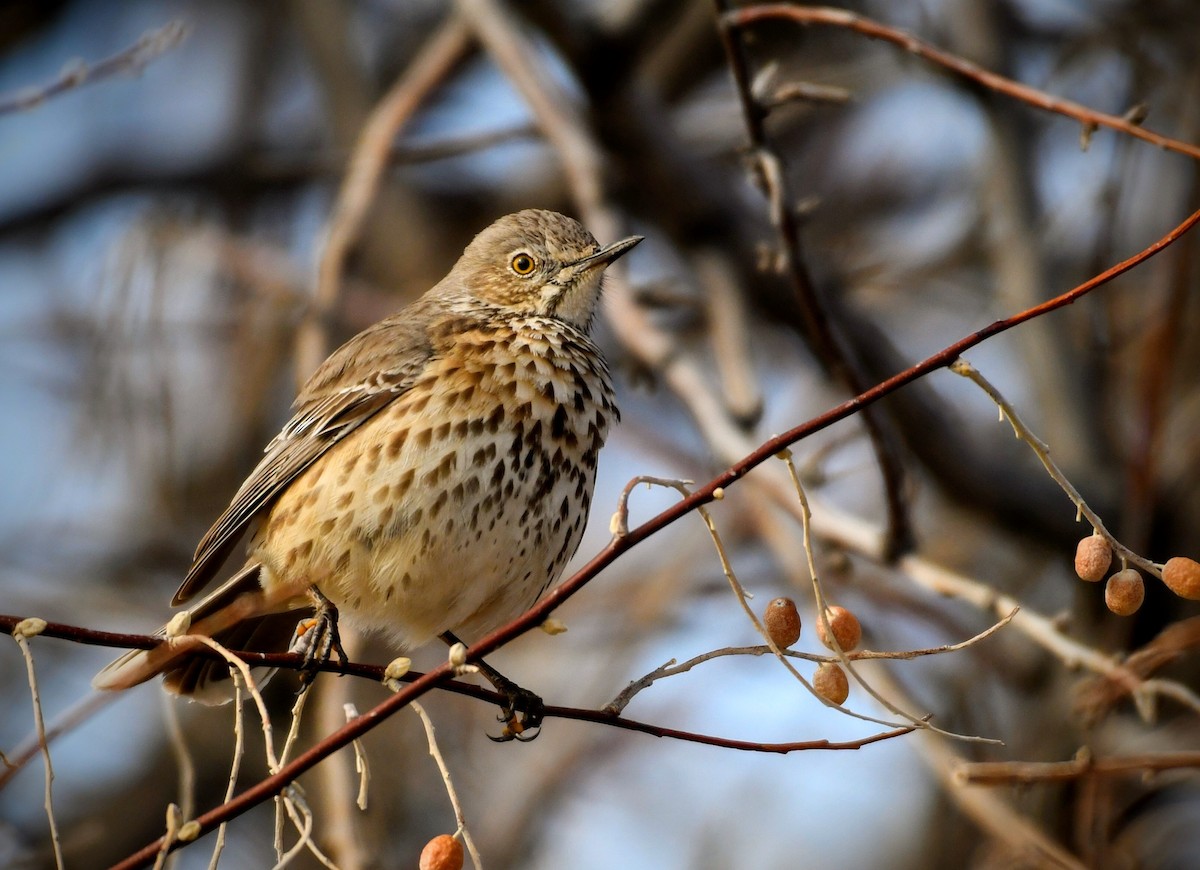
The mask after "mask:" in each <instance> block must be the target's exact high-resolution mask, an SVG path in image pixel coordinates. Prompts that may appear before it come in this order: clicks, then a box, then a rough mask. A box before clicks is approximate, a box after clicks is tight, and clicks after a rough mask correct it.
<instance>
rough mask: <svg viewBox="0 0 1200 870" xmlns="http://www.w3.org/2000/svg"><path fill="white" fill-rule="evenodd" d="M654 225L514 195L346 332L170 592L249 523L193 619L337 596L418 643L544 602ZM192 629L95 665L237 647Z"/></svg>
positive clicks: (167, 671) (606, 403) (134, 663)
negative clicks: (603, 283)
mask: <svg viewBox="0 0 1200 870" xmlns="http://www.w3.org/2000/svg"><path fill="white" fill-rule="evenodd" d="M640 241H641V237H639V236H633V237H630V238H627V239H623V240H622V241H619V242H616V243H614V244H611V245H609V246H607V247H600V245H599V244H598V243H597V242H596V240H595V239H594V238H593V237H592V235H591V234H590V233H589V232H588V231H587V230H585V229H584V228H583V227H582V226H581V225H580V224H579V223H578V222H576V221H574V220H572V219H571V218H568V217H564V216H563V215H560V214H557V213H555V212H551V211H541V210H535V209H529V210H526V211H521V212H518V213H516V214H512V215H508V216H507V217H503V218H501V219H500V220H498V221H496V222H495V223H494V224H492V225H491V226H490V227H488V228H487V229H485V230H484V231H483V232H481V233H480V234H479V235H477V236H476V237H475V239H474V240H473V241H472V242H471V243H470V244H469V245H468V246H467V248H466V250H465V251H463V254H462V257H461V258H459V260H458V262H457V263H456V264H455V265H454V268H452V269H451V270H450V273H449V274H448V275H447V276H446V277H445V278H443V279H442V280H441V281H440V282H438V284H437V285H436V286H435V287H434V288H433V289H432V290H430V291H429V292H428V293H426V294H425V295H424V296H422V297H421V298H420V299H418V300H416V301H415V302H413V303H412V304H411V305H409V306H407V307H406V308H405V309H403V310H402V311H400V312H399V313H397V314H394V315H392V316H391V317H388V318H387V319H385V320H382V321H380V322H379V323H377V324H375V325H374V326H371V327H369V328H368V329H366V330H365V331H363V332H361V333H359V334H358V335H356V336H355V337H354V338H352V339H350V341H348V342H347V343H346V344H344V345H343V346H342V347H341V348H339V349H338V350H336V351H335V352H334V353H333V354H332V355H331V356H330V357H329V359H327V360H326V361H325V362H324V363H323V364H322V365H321V367H320V368H319V369H318V370H317V372H316V373H315V374H314V375H313V376H312V378H310V379H309V381H308V383H307V384H305V386H304V388H303V389H302V390H301V391H300V394H299V396H298V397H297V398H296V401H295V404H294V409H295V414H294V416H293V417H292V418H291V420H289V421H288V422H287V424H286V425H285V426H284V427H283V430H282V431H281V432H280V433H279V435H278V436H276V438H275V439H274V440H273V441H272V442H271V443H270V444H269V445H268V446H267V448H266V453H265V455H264V457H263V459H262V461H261V462H260V463H259V464H258V467H257V468H255V469H254V471H253V472H251V474H250V476H249V477H248V478H247V479H246V482H245V483H243V484H242V487H241V489H239V490H238V491H237V494H236V495H235V496H234V497H233V501H232V502H231V503H230V505H229V507H228V508H226V509H225V512H224V513H222V514H221V516H220V517H218V519H217V521H216V523H215V524H214V525H213V527H212V528H211V529H209V531H208V533H207V534H206V535H205V536H204V538H203V539H202V540H201V541H200V545H199V547H198V548H197V550H196V554H195V557H194V558H193V562H192V566H191V569H190V570H189V571H188V573H187V576H186V577H185V578H184V580H183V584H182V585H181V586H180V587H179V591H178V592H176V593H175V598H174V601H173V602H172V603H173V604H176V605H178V604H183V603H186V602H188V601H190V600H192V599H193V598H194V597H195V596H196V594H197V593H199V592H200V591H201V590H203V589H204V588H205V586H207V585H208V584H209V583H210V582H211V581H212V580H213V579H214V576H215V575H216V574H217V573H218V571H219V570H220V568H221V566H222V564H223V563H224V562H225V561H226V560H227V559H229V558H230V556H231V555H232V554H233V552H234V550H235V549H236V547H237V545H238V543H239V541H240V539H241V538H242V537H243V536H244V535H246V534H248V535H249V543H248V545H247V548H246V552H247V559H246V563H245V566H244V567H242V568H241V570H239V571H238V572H237V573H236V574H235V575H234V576H233V577H232V579H230V580H228V581H226V582H225V583H224V584H223V585H221V586H220V587H219V588H217V589H216V590H215V591H214V592H212V593H211V594H209V595H208V596H207V597H206V598H204V599H203V600H202V601H200V602H199V603H198V604H195V605H194V606H192V608H191V609H190V611H189V612H188V615H189V617H190V627H188V628H187V629H186V633H187V634H191V635H196V634H198V635H206V636H209V637H212V638H214V639H216V640H217V641H219V642H220V643H222V644H223V645H225V646H226V647H229V648H233V649H265V648H270V647H271V646H274V647H276V648H283V647H286V644H287V640H288V639H289V638H290V637H291V636H292V634H293V633H294V631H295V627H296V618H297V617H296V614H295V613H294V612H293V613H292V614H291V619H290V620H289V619H288V614H289V612H292V611H296V610H298V609H311V608H313V607H314V606H317V605H322V604H331V605H333V607H334V608H336V612H337V613H341V614H343V615H344V616H345V617H347V619H348V621H349V622H350V623H351V624H354V625H357V626H359V627H362V628H365V629H374V630H381V631H383V632H386V633H387V634H388V635H390V636H391V638H392V639H393V640H394V641H395V642H396V643H397V644H398V645H399V646H401V647H412V646H416V645H419V644H422V643H425V642H426V641H428V640H430V639H431V638H433V637H434V636H437V635H443V636H445V637H452V636H453V635H461V636H463V637H466V638H476V639H477V638H478V637H480V636H481V635H483V634H485V633H486V632H488V631H490V630H492V629H494V628H496V627H497V626H499V625H502V624H503V623H505V622H507V621H508V620H510V619H511V618H513V617H514V616H516V615H517V614H519V613H520V612H522V611H523V610H524V609H526V608H528V607H529V606H530V605H531V604H533V602H534V601H536V600H537V598H538V597H539V596H540V595H541V594H542V593H543V592H544V591H545V590H546V589H547V587H549V586H550V585H551V584H552V583H554V582H555V581H556V580H557V579H558V577H559V574H560V573H561V572H562V570H563V568H564V566H565V565H566V563H567V561H568V560H569V559H570V558H571V556H572V555H573V554H574V552H575V549H576V547H578V545H579V541H580V538H581V536H582V534H583V527H584V522H585V520H586V518H587V513H588V506H589V503H590V501H591V495H592V486H593V483H594V481H595V477H596V460H597V454H598V453H599V451H600V447H601V446H602V445H603V444H604V440H605V437H606V435H607V434H608V431H609V427H610V425H611V424H612V423H614V422H615V421H616V420H617V419H618V412H617V408H616V405H615V404H614V400H613V390H612V384H611V381H610V377H609V372H608V368H607V366H606V364H605V362H604V359H603V358H602V356H601V354H600V351H599V349H598V348H597V347H596V345H595V344H594V343H593V342H592V340H591V338H590V337H589V331H590V328H591V324H592V320H593V318H594V316H595V313H596V308H597V303H598V301H599V298H600V279H601V275H602V273H603V272H604V269H605V267H606V266H608V265H609V264H611V263H612V262H613V261H614V260H616V259H617V258H618V257H620V256H621V255H622V254H624V253H626V252H627V251H629V250H630V249H631V248H632V247H633V246H634V245H636V244H637V243H638V242H640ZM450 633H453V634H450ZM194 647H195V644H194V643H192V644H189V643H186V642H184V643H176V644H170V643H168V644H163V645H160V646H159V647H157V648H155V649H152V650H143V651H135V652H131V653H129V654H127V655H126V656H124V657H123V658H121V659H118V660H117V661H116V662H113V664H111V665H109V667H108V668H106V669H105V670H104V671H102V672H101V673H100V674H99V675H98V676H97V677H96V680H95V685H96V686H98V687H100V688H105V689H120V688H126V687H129V686H133V685H136V684H137V683H140V682H143V681H145V680H148V679H150V678H151V677H153V676H155V675H156V674H160V673H161V674H164V675H165V682H166V686H167V688H168V689H169V690H171V691H173V692H176V693H178V694H183V695H197V694H199V695H200V696H203V695H204V690H205V688H206V686H209V684H210V683H212V682H213V681H214V680H215V679H220V678H227V677H228V668H227V666H226V665H225V664H224V663H223V662H221V661H217V660H213V659H209V658H200V657H195V656H188V655H186V653H187V651H188V650H189V649H193V648H194Z"/></svg>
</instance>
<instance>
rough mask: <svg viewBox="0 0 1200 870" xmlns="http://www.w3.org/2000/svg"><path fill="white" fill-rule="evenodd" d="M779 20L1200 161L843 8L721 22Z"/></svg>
mask: <svg viewBox="0 0 1200 870" xmlns="http://www.w3.org/2000/svg"><path fill="white" fill-rule="evenodd" d="M780 18H784V19H787V20H789V21H794V22H796V23H797V24H801V25H809V24H824V25H827V26H830V27H842V28H845V29H847V30H853V31H854V32H855V33H861V34H863V35H864V36H868V37H870V38H872V39H881V40H883V41H885V42H890V43H892V44H893V45H898V46H900V48H903V49H904V50H905V51H908V52H910V53H912V54H914V55H916V56H917V57H919V58H922V59H923V60H927V61H929V62H930V63H936V64H938V65H939V66H942V67H945V68H946V69H948V70H951V71H952V72H954V73H957V74H958V75H960V76H963V77H964V78H967V79H970V80H971V81H973V82H977V83H979V84H980V85H983V86H984V87H985V88H989V89H991V90H993V91H996V92H997V93H1001V94H1004V95H1006V96H1009V97H1012V98H1013V99H1015V100H1020V101H1022V102H1024V103H1028V104H1030V105H1031V106H1037V107H1038V108H1039V109H1045V110H1046V111H1047V112H1055V113H1057V114H1059V115H1065V116H1066V117H1068V118H1074V119H1075V120H1076V121H1079V122H1080V123H1081V124H1083V125H1084V129H1085V130H1091V129H1094V128H1096V127H1107V128H1109V129H1110V130H1117V131H1119V132H1121V133H1125V134H1127V135H1129V136H1134V137H1136V138H1138V139H1142V140H1144V141H1146V142H1150V143H1152V144H1154V145H1157V146H1158V147H1159V148H1164V149H1166V150H1167V151H1175V152H1177V153H1179V154H1186V155H1187V156H1188V157H1192V158H1195V159H1200V146H1196V145H1192V144H1189V143H1187V142H1181V141H1179V140H1178V139H1172V138H1170V137H1169V136H1163V135H1162V134H1160V133H1155V132H1153V131H1151V130H1147V129H1146V128H1145V127H1142V126H1140V125H1139V124H1135V123H1133V122H1132V121H1130V120H1129V119H1128V118H1122V117H1119V116H1117V115H1109V114H1106V113H1105V112H1097V111H1096V110H1094V109H1089V108H1088V107H1087V106H1083V105H1080V104H1079V103H1075V102H1072V101H1071V100H1063V99H1060V98H1058V97H1054V96H1051V95H1050V94H1047V93H1045V92H1044V91H1039V90H1038V89H1037V88H1031V87H1029V86H1028V85H1023V84H1021V83H1020V82H1017V81H1013V80H1012V79H1010V78H1005V77H1004V76H1002V75H997V74H996V73H994V72H990V71H988V70H986V69H984V68H983V67H981V66H978V65H977V64H974V63H971V62H970V61H969V60H965V59H964V58H961V57H959V56H958V55H954V54H950V53H949V52H945V51H942V50H941V49H938V48H935V47H934V46H932V45H930V44H929V43H927V42H923V41H922V40H920V39H918V38H917V37H915V36H913V35H912V34H910V33H906V32H905V31H903V30H900V29H898V28H895V27H889V26H888V25H886V24H880V23H879V22H878V21H872V20H871V19H870V18H864V17H863V16H861V15H856V14H854V13H853V12H847V11H846V10H844V9H829V8H819V7H804V6H789V5H786V4H778V5H776V4H768V5H761V6H747V7H745V8H743V9H735V10H733V11H732V12H727V13H726V14H725V15H723V16H722V19H721V20H722V22H723V23H724V24H725V25H726V26H727V27H745V26H746V25H747V24H753V23H755V22H759V21H772V20H776V19H780Z"/></svg>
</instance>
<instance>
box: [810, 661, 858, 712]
mask: <svg viewBox="0 0 1200 870" xmlns="http://www.w3.org/2000/svg"><path fill="white" fill-rule="evenodd" d="M813 689H815V690H816V693H817V694H818V695H820V696H821V697H822V698H824V699H825V700H826V701H832V702H833V703H835V704H844V703H846V699H847V698H848V697H850V682H849V681H848V680H847V679H846V672H845V671H843V670H842V669H841V667H840V666H839V665H836V664H834V663H833V662H824V663H822V664H821V665H820V666H819V667H818V668H817V672H816V673H815V674H813Z"/></svg>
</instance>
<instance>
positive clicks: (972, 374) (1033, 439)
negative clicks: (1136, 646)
mask: <svg viewBox="0 0 1200 870" xmlns="http://www.w3.org/2000/svg"><path fill="white" fill-rule="evenodd" d="M950 371H952V372H954V373H955V374H956V375H961V376H962V377H964V378H966V379H967V380H969V381H971V382H972V383H973V384H975V386H977V387H979V389H981V390H983V391H984V392H985V393H986V394H987V396H988V398H989V399H991V400H992V401H993V402H994V403H995V404H996V407H997V408H999V410H1000V415H1001V418H1002V419H1007V420H1008V423H1009V425H1010V426H1012V428H1013V434H1014V435H1016V436H1017V438H1019V439H1021V440H1022V441H1024V442H1025V443H1026V444H1028V445H1029V446H1030V447H1031V448H1032V449H1033V452H1034V453H1035V454H1037V458H1038V460H1039V461H1040V462H1041V463H1042V465H1043V467H1045V469H1046V473H1047V474H1049V475H1050V477H1051V479H1053V480H1054V482H1055V483H1057V484H1058V485H1059V486H1060V487H1062V490H1063V492H1065V493H1066V494H1067V497H1068V498H1069V499H1071V502H1072V503H1073V504H1074V505H1075V509H1076V512H1077V513H1076V516H1077V517H1079V516H1082V517H1083V518H1085V519H1086V520H1087V521H1088V522H1089V523H1091V526H1092V528H1093V529H1094V530H1095V532H1096V534H1098V535H1100V536H1101V537H1103V538H1104V539H1105V540H1107V541H1108V543H1109V544H1111V545H1112V548H1113V549H1114V550H1115V551H1116V552H1117V554H1118V555H1120V557H1121V559H1122V560H1123V561H1125V562H1132V563H1133V564H1135V565H1137V566H1138V567H1139V568H1141V569H1142V570H1143V571H1145V572H1146V573H1147V574H1153V575H1154V576H1155V577H1158V578H1159V579H1160V580H1161V579H1162V565H1158V564H1156V563H1154V562H1151V561H1150V560H1149V559H1146V558H1143V557H1142V556H1139V555H1138V554H1137V553H1135V552H1133V550H1131V549H1129V548H1128V547H1126V546H1125V545H1124V544H1122V543H1121V542H1120V541H1118V540H1117V539H1116V537H1115V536H1114V535H1113V534H1112V532H1110V531H1109V530H1108V529H1106V528H1105V527H1104V522H1103V520H1101V519H1100V516H1099V514H1097V513H1096V512H1095V511H1094V510H1092V509H1091V508H1090V507H1088V504H1087V502H1086V501H1084V500H1083V496H1082V495H1080V494H1079V490H1077V489H1076V488H1075V487H1074V486H1073V485H1072V484H1071V481H1069V480H1067V476H1066V475H1065V474H1063V473H1062V469H1060V468H1059V467H1058V464H1057V463H1056V462H1055V461H1054V460H1053V459H1052V458H1051V457H1050V448H1049V446H1048V445H1047V444H1046V443H1045V442H1044V441H1042V440H1041V439H1040V438H1038V437H1037V435H1035V434H1033V430H1032V429H1030V428H1029V427H1028V426H1027V425H1025V421H1024V420H1022V419H1021V417H1020V415H1019V414H1018V413H1017V411H1016V409H1015V408H1014V407H1013V406H1012V405H1011V404H1010V403H1009V402H1008V400H1007V399H1005V398H1004V396H1003V395H1001V394H1000V391H999V390H997V389H996V387H995V386H994V385H993V384H992V383H991V381H989V380H988V379H987V378H985V377H984V376H983V375H982V374H981V373H980V371H979V370H978V369H977V368H975V366H973V365H971V364H970V363H969V362H967V361H966V360H964V359H959V360H956V361H955V362H954V364H953V365H951V366H950Z"/></svg>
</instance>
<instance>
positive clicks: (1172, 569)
mask: <svg viewBox="0 0 1200 870" xmlns="http://www.w3.org/2000/svg"><path fill="white" fill-rule="evenodd" d="M1111 565H1112V546H1111V545H1110V544H1109V542H1108V539H1107V538H1105V537H1103V536H1102V535H1090V536H1089V537H1086V538H1084V539H1083V540H1081V541H1080V542H1079V545H1078V546H1077V547H1076V548H1075V573H1076V574H1078V575H1079V578H1080V579H1081V580H1088V581H1090V582H1092V583H1096V582H1098V581H1100V580H1103V579H1104V575H1106V574H1107V573H1108V569H1109V567H1110V566H1111ZM1162 579H1163V583H1165V584H1166V585H1167V588H1168V589H1170V590H1171V591H1172V592H1174V593H1175V594H1176V595H1178V596H1179V597H1180V598H1187V599H1190V600H1192V601H1200V562H1197V561H1195V560H1194V559H1188V558H1186V557H1184V556H1176V557H1174V558H1173V559H1168V560H1167V564H1166V565H1164V566H1163V572H1162ZM1145 598H1146V588H1145V586H1144V584H1143V583H1142V575H1141V574H1139V573H1138V571H1137V569H1136V568H1123V569H1122V570H1120V571H1117V572H1115V573H1114V574H1113V575H1112V576H1111V577H1109V578H1108V582H1107V583H1106V584H1105V585H1104V603H1105V605H1107V606H1108V609H1109V610H1111V611H1112V612H1113V613H1115V614H1117V615H1118V616H1129V615H1130V614H1132V613H1136V612H1137V609H1138V608H1139V607H1141V606H1142V601H1143V600H1144V599H1145Z"/></svg>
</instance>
